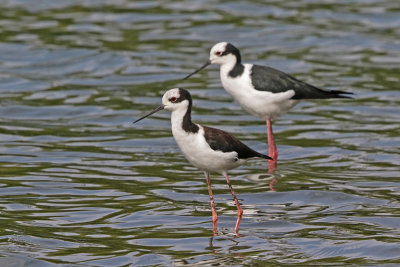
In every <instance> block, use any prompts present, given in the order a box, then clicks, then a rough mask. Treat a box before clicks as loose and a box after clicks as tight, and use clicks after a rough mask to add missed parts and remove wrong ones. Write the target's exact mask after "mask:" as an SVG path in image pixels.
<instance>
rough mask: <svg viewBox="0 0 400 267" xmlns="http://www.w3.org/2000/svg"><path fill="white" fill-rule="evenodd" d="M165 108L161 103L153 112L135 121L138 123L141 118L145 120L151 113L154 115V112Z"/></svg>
mask: <svg viewBox="0 0 400 267" xmlns="http://www.w3.org/2000/svg"><path fill="white" fill-rule="evenodd" d="M163 109H164V105H161V106H159V107H158V108H156V109H155V110H153V111H152V112H150V113H149V114H147V115H144V116H143V117H141V118H140V119H137V120H135V121H134V122H133V123H137V122H138V121H141V120H143V119H144V118H147V117H148V116H150V115H152V114H154V113H156V112H159V111H160V110H163Z"/></svg>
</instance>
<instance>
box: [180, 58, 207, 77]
mask: <svg viewBox="0 0 400 267" xmlns="http://www.w3.org/2000/svg"><path fill="white" fill-rule="evenodd" d="M208 65H211V61H210V60H207V62H206V63H205V64H204V65H203V66H201V67H200V68H198V69H197V70H195V71H193V72H192V73H190V74H189V75H188V76H186V77H185V78H183V79H182V80H186V79H187V78H189V77H190V76H192V75H194V74H196V73H198V72H199V71H201V70H202V69H204V68H206V67H207V66H208Z"/></svg>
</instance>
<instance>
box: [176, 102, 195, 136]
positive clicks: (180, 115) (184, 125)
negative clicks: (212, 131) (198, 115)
mask: <svg viewBox="0 0 400 267" xmlns="http://www.w3.org/2000/svg"><path fill="white" fill-rule="evenodd" d="M190 113H191V110H190V107H189V106H187V107H186V108H179V109H176V110H174V111H172V114H171V127H172V134H173V135H174V136H175V137H176V136H177V135H179V134H189V133H196V132H197V131H198V130H199V127H198V125H197V124H194V123H193V122H192V119H191V114H190Z"/></svg>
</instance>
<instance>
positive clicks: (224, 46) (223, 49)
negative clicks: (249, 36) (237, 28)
mask: <svg viewBox="0 0 400 267" xmlns="http://www.w3.org/2000/svg"><path fill="white" fill-rule="evenodd" d="M209 60H210V61H209V62H210V63H211V64H220V65H223V64H226V63H229V64H233V65H234V64H236V63H241V57H240V52H239V49H237V48H236V47H235V46H233V45H232V44H231V43H227V42H221V43H218V44H215V45H214V46H213V47H212V48H211V50H210V59H209Z"/></svg>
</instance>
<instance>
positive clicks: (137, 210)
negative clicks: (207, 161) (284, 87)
mask: <svg viewBox="0 0 400 267" xmlns="http://www.w3.org/2000/svg"><path fill="white" fill-rule="evenodd" d="M0 33H1V34H0V197H1V198H0V214H1V217H0V218H1V220H0V237H1V239H0V256H1V257H0V265H1V266H24V265H26V266H52V265H58V264H67V265H68V266H129V265H132V266H152V265H160V266H180V265H189V266H190V265H205V266H209V265H220V266H226V265H234V266H243V265H245V266H254V265H259V266H264V265H266V264H270V265H276V264H283V263H287V264H292V263H293V264H296V263H297V264H304V265H305V264H309V265H324V264H332V265H336V266H337V265H366V264H368V265H385V264H387V265H391V266H392V265H395V264H396V263H397V264H399V263H400V220H399V216H400V203H399V202H400V201H399V200H400V196H399V195H400V194H399V191H400V175H399V173H400V167H399V165H400V148H399V144H400V129H399V128H400V108H399V106H400V91H399V84H400V8H399V5H398V2H397V1H390V0H386V1H363V0H358V1H336V0H331V1H330V0H327V1H313V0H302V1H297V0H296V1H295V0H293V1H291V0H290V1H219V0H214V1H211V0H210V1H167V0H166V1H128V0H117V1H108V0H90V1H78V0H62V1H53V0H36V1H30V0H6V1H1V2H0ZM219 41H231V42H232V43H234V44H235V45H236V46H238V47H239V48H240V49H241V52H242V57H243V58H244V61H247V62H253V63H262V64H268V65H269V66H272V67H275V68H278V69H281V70H283V71H285V72H288V73H290V74H292V75H294V76H296V77H297V78H299V79H302V80H304V81H307V82H310V83H312V84H314V85H316V86H319V87H321V88H326V89H331V90H345V91H348V92H354V93H355V99H353V100H340V99H339V100H323V101H305V102H302V103H301V104H299V105H297V106H296V107H295V108H294V109H292V111H291V112H289V113H287V114H286V115H284V116H282V117H280V118H278V119H277V120H276V121H275V122H274V130H275V133H276V142H277V143H278V149H279V150H280V161H279V165H278V169H277V170H276V171H275V172H274V173H268V172H267V163H266V162H265V161H263V160H255V161H250V162H249V163H248V164H246V165H244V166H242V167H240V168H238V169H236V170H233V171H231V172H230V175H231V180H232V184H233V187H234V188H235V190H236V193H237V195H238V198H239V200H240V202H241V203H242V207H243V209H244V217H243V220H242V224H241V228H240V233H241V235H242V236H241V237H235V236H234V234H233V228H234V225H235V221H236V208H235V205H234V203H233V200H232V197H231V195H230V192H229V189H228V187H227V185H226V182H225V181H224V178H223V177H221V176H220V175H218V174H213V175H212V179H213V189H214V194H215V198H216V205H217V211H218V213H219V225H218V236H216V237H213V235H212V224H211V212H210V207H209V200H208V191H207V185H206V181H205V179H204V177H203V173H202V172H201V171H199V170H197V169H196V168H194V167H192V166H191V165H190V164H189V163H188V162H187V161H186V160H185V159H184V157H183V156H182V155H181V154H180V152H179V149H178V147H177V146H176V144H175V141H174V140H173V138H172V135H171V131H170V122H169V114H168V112H162V113H159V114H157V115H154V116H152V117H151V118H148V119H146V120H144V121H142V122H141V123H140V124H138V125H132V121H133V120H135V119H136V118H138V117H139V116H141V115H143V114H144V113H145V112H147V111H150V110H152V109H153V108H154V107H156V106H157V105H159V104H160V101H161V96H162V94H163V93H164V92H165V91H166V90H167V89H170V88H174V87H177V86H181V87H185V88H187V89H189V90H190V92H191V93H192V95H193V98H194V114H193V118H194V120H195V121H196V122H199V123H203V124H206V125H210V126H216V127H218V128H221V129H224V130H226V131H228V132H231V133H232V134H234V135H235V136H237V137H238V138H240V139H241V140H243V141H244V142H245V143H246V144H248V145H249V146H251V147H252V148H254V149H256V150H258V151H260V152H264V153H266V151H267V144H266V129H265V125H264V122H263V121H260V120H259V119H257V118H255V117H253V116H251V115H249V114H247V113H246V112H245V111H243V110H242V109H241V108H240V107H239V106H238V105H237V104H236V103H234V102H233V101H232V99H231V97H230V96H229V95H228V94H227V93H226V92H225V91H224V90H223V89H222V87H221V84H220V81H219V73H218V68H217V67H216V66H213V67H209V68H208V69H207V70H205V71H203V72H201V73H200V74H197V75H196V76H194V77H192V78H191V79H189V80H185V81H182V80H179V79H180V78H182V77H184V76H185V75H186V74H188V73H189V72H190V71H192V70H194V69H196V68H197V67H199V66H200V65H202V64H203V63H204V62H205V61H206V60H207V58H208V51H209V49H210V47H211V46H212V45H213V44H214V43H216V42H219ZM271 182H272V183H271ZM270 184H271V186H270Z"/></svg>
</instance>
